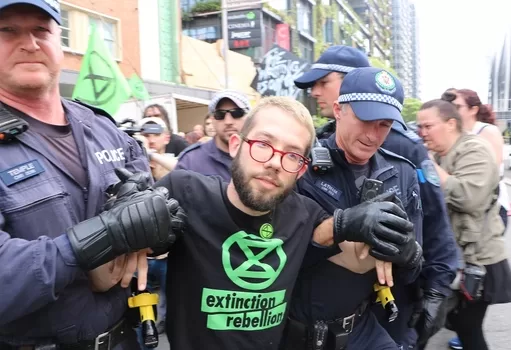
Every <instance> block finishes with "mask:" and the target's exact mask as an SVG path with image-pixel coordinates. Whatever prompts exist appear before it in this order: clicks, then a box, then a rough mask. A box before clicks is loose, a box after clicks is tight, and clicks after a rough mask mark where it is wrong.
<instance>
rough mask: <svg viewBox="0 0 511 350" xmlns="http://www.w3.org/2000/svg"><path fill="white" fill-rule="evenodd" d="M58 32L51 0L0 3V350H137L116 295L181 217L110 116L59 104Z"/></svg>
mask: <svg viewBox="0 0 511 350" xmlns="http://www.w3.org/2000/svg"><path fill="white" fill-rule="evenodd" d="M59 24H61V17H60V7H59V2H58V1H57V0H23V1H21V0H20V1H15V0H3V1H2V2H1V4H0V60H1V61H2V65H1V66H0V154H1V157H0V198H1V200H0V266H2V271H1V272H0V285H1V286H2V287H1V288H0V300H1V302H0V349H16V348H41V347H44V346H47V347H48V348H60V349H66V348H67V347H69V348H73V349H94V348H96V349H98V348H101V349H113V348H114V347H116V346H118V348H134V347H135V348H138V344H137V342H136V336H135V333H134V331H133V329H132V324H130V323H129V322H128V321H127V320H126V318H125V314H126V311H127V310H128V306H127V298H128V296H130V289H129V288H126V287H128V286H129V283H130V280H131V277H132V275H133V273H134V272H135V269H136V267H137V264H138V263H139V264H140V267H141V268H143V269H142V272H143V274H144V275H145V272H144V270H145V269H147V266H146V265H147V262H145V261H142V260H140V259H138V258H139V255H140V256H142V255H143V254H145V252H142V251H140V250H142V249H144V248H147V247H155V248H157V247H161V248H165V247H167V246H168V244H169V243H171V242H172V240H173V239H175V234H174V233H175V232H176V229H179V228H182V224H183V220H184V217H183V216H182V215H178V209H179V208H178V206H177V202H175V201H173V200H168V192H166V191H164V190H162V189H156V190H151V189H147V187H148V185H149V184H150V175H149V168H148V164H147V160H146V159H145V156H144V155H143V153H142V151H141V149H140V147H139V146H138V145H137V143H136V142H135V141H134V140H133V139H132V138H130V137H129V136H127V135H126V134H125V133H123V132H121V131H119V130H117V128H116V125H115V124H114V122H112V121H113V119H111V117H110V116H108V115H107V114H105V113H104V112H102V111H101V110H96V109H94V108H91V107H87V106H85V105H82V104H79V103H75V102H71V101H66V100H63V99H61V97H60V93H59V88H58V84H59V76H60V68H59V64H60V62H61V61H62V59H63V52H62V49H61V43H60V28H59ZM27 126H28V130H27ZM120 167H123V168H126V169H124V170H118V169H116V168H120ZM130 171H132V172H146V173H147V174H146V175H144V174H137V175H133V174H132V173H131V172H130ZM120 180H121V181H120ZM112 185H115V186H113V187H112ZM109 188H110V189H111V190H109ZM144 189H145V190H144ZM109 193H110V194H112V195H114V196H113V197H111V198H112V200H111V201H109V202H108V201H107V200H109V196H108V194H109ZM114 199H115V203H114ZM128 213H129V214H130V215H127V214H128ZM174 214H175V215H174ZM156 221H158V224H156ZM173 227H176V229H174V228H173ZM112 244H113V245H112ZM136 251H140V254H138V253H137V252H136ZM133 252H134V253H133ZM128 253H132V254H128ZM127 254H128V255H127ZM114 260H115V261H114ZM112 261H113V262H112ZM124 271H125V272H126V274H124ZM121 279H122V281H121ZM119 282H122V283H121V284H122V285H120V284H119ZM140 282H141V284H140V285H139V287H141V288H143V287H144V286H143V284H144V282H143V281H140ZM99 344H101V345H99Z"/></svg>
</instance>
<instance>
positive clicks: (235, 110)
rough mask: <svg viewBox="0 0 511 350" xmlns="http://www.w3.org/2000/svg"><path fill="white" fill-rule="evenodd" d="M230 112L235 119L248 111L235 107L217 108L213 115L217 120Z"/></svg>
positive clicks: (222, 118)
mask: <svg viewBox="0 0 511 350" xmlns="http://www.w3.org/2000/svg"><path fill="white" fill-rule="evenodd" d="M227 113H229V114H230V115H231V117H233V118H234V119H239V118H241V117H243V116H244V115H245V114H246V113H247V111H246V110H244V109H243V108H233V109H217V110H216V111H215V113H213V117H214V118H215V120H224V118H225V115H226V114H227Z"/></svg>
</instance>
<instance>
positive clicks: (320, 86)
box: [295, 46, 457, 344]
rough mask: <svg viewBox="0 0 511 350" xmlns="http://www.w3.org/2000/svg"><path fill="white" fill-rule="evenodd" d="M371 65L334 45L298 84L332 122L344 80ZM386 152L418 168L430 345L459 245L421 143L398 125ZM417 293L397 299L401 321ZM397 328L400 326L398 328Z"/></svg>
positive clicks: (425, 329)
mask: <svg viewBox="0 0 511 350" xmlns="http://www.w3.org/2000/svg"><path fill="white" fill-rule="evenodd" d="M369 66H370V64H369V60H368V59H367V56H366V55H365V54H363V53H362V52H361V51H360V50H357V49H354V48H350V47H346V46H332V47H330V48H329V49H328V50H327V51H325V53H323V55H321V57H320V58H319V60H318V62H316V63H315V64H314V65H313V66H312V69H311V70H310V71H308V72H307V73H305V74H304V75H303V76H301V77H300V78H298V79H297V80H296V81H295V84H296V85H297V86H298V87H299V88H302V89H306V88H311V95H312V97H314V98H315V99H316V100H317V102H318V106H319V108H320V110H321V115H322V116H324V117H327V118H333V117H334V115H333V110H332V107H333V105H334V102H335V101H336V99H337V95H338V92H339V89H340V88H341V86H342V82H343V78H344V75H345V74H347V73H348V72H350V71H351V70H353V69H355V68H360V67H369ZM335 129H336V121H335V120H332V121H330V122H328V123H326V124H325V125H324V126H322V127H321V128H318V130H317V136H318V138H319V139H327V138H328V137H329V136H330V135H332V134H333V133H334V132H335ZM382 147H383V148H384V149H388V150H389V151H391V152H393V153H396V154H398V155H400V156H403V157H404V158H406V159H408V160H410V161H411V162H412V163H413V164H414V165H415V167H416V171H417V175H418V180H419V185H420V193H421V201H422V210H423V213H424V214H423V215H424V218H423V230H422V231H423V232H425V236H424V237H423V241H422V244H423V249H424V258H425V262H424V264H423V269H422V271H421V274H420V281H419V282H420V287H421V288H422V289H424V291H426V292H425V293H424V296H425V299H424V301H425V302H424V303H423V305H424V309H423V311H424V312H423V314H422V320H424V321H426V320H429V321H428V322H418V323H417V328H418V330H419V333H421V334H423V335H422V336H421V340H420V341H419V342H423V340H422V339H425V340H427V338H429V336H432V335H433V334H434V332H436V330H435V328H436V327H435V326H434V324H436V323H438V324H441V323H442V314H443V313H442V312H441V313H440V316H441V317H440V319H439V320H437V321H436V322H433V320H434V319H435V318H436V314H437V311H436V310H439V308H437V307H433V308H431V306H433V305H438V306H439V305H440V304H441V303H442V301H443V300H444V299H445V298H446V297H447V296H448V295H449V294H450V289H449V284H450V282H451V281H452V279H453V278H454V272H455V271H456V266H457V265H456V264H457V258H456V257H457V252H456V245H455V241H454V236H453V233H452V230H451V229H450V226H449V223H448V221H447V216H446V210H445V203H444V200H443V196H442V192H441V190H440V188H439V187H438V186H437V185H435V184H436V183H438V178H437V176H436V172H435V170H434V169H432V167H431V164H430V162H429V161H428V159H429V158H428V156H427V152H426V150H425V148H424V146H423V145H422V142H420V140H419V138H418V137H417V136H416V135H414V134H413V133H412V132H411V131H405V129H404V127H403V126H402V125H401V124H400V123H396V122H394V123H393V125H392V129H391V130H390V132H389V135H388V136H387V138H386V140H385V142H384V143H383V145H382ZM419 239H420V238H419ZM413 294H414V295H413V296H412V295H409V293H407V294H405V295H403V296H398V298H397V302H398V303H400V304H401V305H400V306H402V307H401V310H402V311H401V315H402V316H403V315H404V314H407V315H410V314H411V313H412V312H413V309H414V307H413V303H415V300H411V299H416V297H417V295H416V294H417V293H415V292H413ZM405 299H406V300H405ZM428 300H429V301H430V302H429V301H428ZM377 308H379V306H377ZM428 309H429V311H428ZM440 311H441V309H440ZM396 321H397V322H394V323H393V324H389V323H388V322H386V321H385V322H383V323H384V324H385V326H386V327H387V330H388V331H389V332H390V333H391V335H392V336H393V337H394V339H396V340H397V341H398V342H403V343H407V342H408V343H411V344H413V342H414V339H413V338H416V334H414V332H413V329H409V328H408V326H407V323H408V320H406V318H405V317H400V318H399V319H398V320H396ZM398 324H400V326H397V325H398ZM396 328H397V329H396Z"/></svg>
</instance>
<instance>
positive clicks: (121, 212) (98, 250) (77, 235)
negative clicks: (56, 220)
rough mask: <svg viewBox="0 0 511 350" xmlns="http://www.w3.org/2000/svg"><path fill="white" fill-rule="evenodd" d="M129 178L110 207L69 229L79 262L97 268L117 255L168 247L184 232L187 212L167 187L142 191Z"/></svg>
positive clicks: (83, 266)
mask: <svg viewBox="0 0 511 350" xmlns="http://www.w3.org/2000/svg"><path fill="white" fill-rule="evenodd" d="M135 187H136V184H133V183H132V182H129V181H127V182H126V183H125V184H123V185H122V186H121V187H120V188H119V191H118V193H117V198H116V199H115V201H114V203H113V205H111V207H110V208H109V210H107V211H104V212H102V213H101V214H99V215H98V216H96V217H94V218H91V219H89V220H86V221H84V222H82V223H80V224H78V225H76V226H74V227H72V228H70V229H69V230H68V232H67V233H68V237H69V241H70V243H71V246H72V248H73V250H74V252H75V255H76V258H77V261H78V264H79V265H80V266H81V267H82V268H83V269H85V270H91V269H94V268H96V267H98V266H100V265H102V264H104V263H106V262H108V261H110V260H113V259H114V258H115V257H117V256H119V255H122V254H126V253H130V252H133V251H138V250H141V249H145V248H152V247H168V246H170V245H171V244H172V243H173V242H174V241H175V239H176V234H180V233H182V232H183V230H184V228H185V223H186V215H185V214H184V211H183V210H182V209H181V208H180V207H179V203H178V202H177V201H176V200H174V199H169V198H168V190H167V189H165V188H156V189H151V188H149V189H146V190H144V191H141V192H139V191H138V189H136V188H135Z"/></svg>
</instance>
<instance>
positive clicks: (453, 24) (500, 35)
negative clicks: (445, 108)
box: [413, 0, 511, 101]
mask: <svg viewBox="0 0 511 350" xmlns="http://www.w3.org/2000/svg"><path fill="white" fill-rule="evenodd" d="M413 2H414V3H415V4H416V7H417V14H418V19H419V39H420V50H421V67H422V69H421V74H422V77H421V78H422V84H421V85H422V86H421V87H422V94H421V98H422V100H423V101H427V100H430V99H433V98H438V97H439V96H440V94H441V93H442V92H443V91H444V90H445V89H447V88H450V87H455V88H469V89H472V90H476V91H477V92H478V93H479V96H480V97H481V99H483V101H486V99H487V95H488V82H489V81H488V79H489V70H490V62H491V58H492V56H493V54H494V51H495V50H497V48H498V47H499V45H501V44H502V42H503V40H504V35H505V33H506V31H507V30H509V29H511V0H414V1H413Z"/></svg>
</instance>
